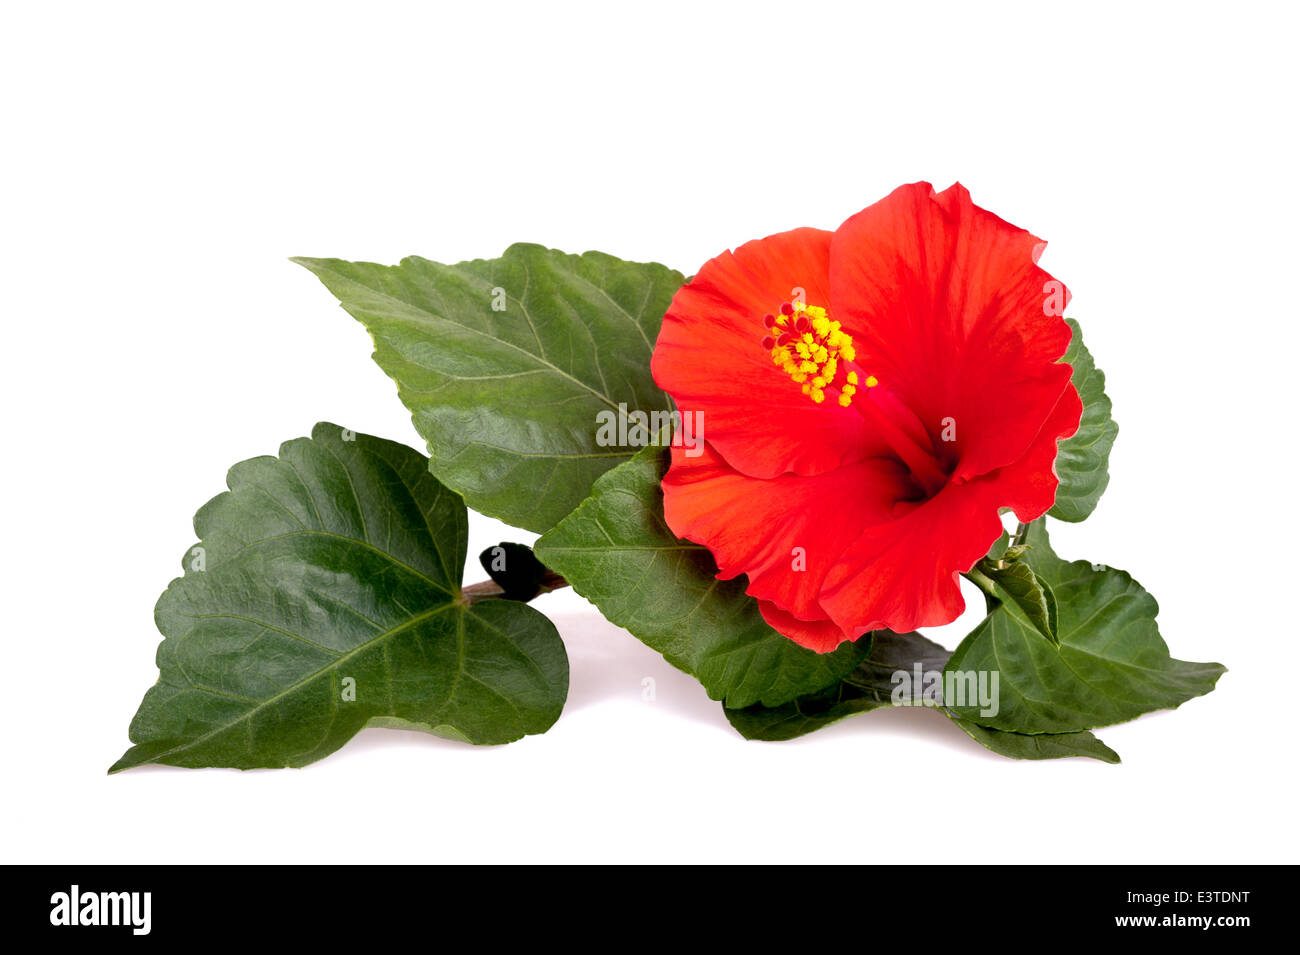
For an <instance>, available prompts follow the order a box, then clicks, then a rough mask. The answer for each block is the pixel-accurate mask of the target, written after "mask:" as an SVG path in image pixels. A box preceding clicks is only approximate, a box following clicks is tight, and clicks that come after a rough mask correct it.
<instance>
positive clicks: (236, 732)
mask: <svg viewBox="0 0 1300 955" xmlns="http://www.w3.org/2000/svg"><path fill="white" fill-rule="evenodd" d="M228 484H229V487H230V490H229V491H228V492H226V493H224V494H221V495H219V496H217V497H216V498H214V499H213V500H212V501H210V502H208V504H206V505H205V506H204V507H203V508H202V509H201V510H200V511H199V512H198V514H197V515H196V516H195V519H194V526H195V530H196V532H197V533H198V535H199V537H200V539H201V540H200V543H199V544H198V545H197V546H196V547H194V548H192V549H191V550H190V551H189V552H187V554H186V558H185V568H186V574H185V576H184V577H180V578H178V579H176V580H174V581H173V582H172V583H171V585H170V586H169V587H168V588H167V590H166V592H165V593H164V594H163V595H162V597H161V599H160V600H159V601H158V606H157V609H156V611H155V619H156V621H157V624H158V629H159V630H160V631H161V632H162V634H163V636H164V638H165V639H164V640H163V642H162V644H161V646H159V648H158V668H159V670H160V671H161V672H160V676H159V680H158V683H157V684H156V685H155V686H154V687H153V688H152V689H150V690H149V692H148V693H146V694H145V697H144V701H143V702H142V703H141V705H140V709H139V712H137V713H136V716H135V719H134V720H133V721H132V723H131V739H132V740H133V741H134V742H135V744H136V745H135V746H133V747H132V748H131V749H130V750H128V751H127V752H126V754H125V755H124V756H123V757H122V758H121V759H120V760H118V762H117V763H116V764H115V765H114V766H113V767H112V770H110V771H113V772H116V771H118V770H121V769H127V768H129V767H131V766H137V765H140V764H141V763H151V762H152V763H168V764H171V765H176V766H234V767H238V768H241V769H251V768H254V767H270V766H302V765H305V764H307V763H310V762H313V761H314V760H317V759H320V758H322V757H323V756H327V755H329V754H330V753H332V752H334V751H335V750H336V749H338V748H339V747H340V746H342V745H343V744H344V743H345V742H347V741H348V740H349V739H351V738H352V736H353V735H355V734H356V733H357V732H358V731H360V730H361V729H362V728H363V727H366V726H401V727H408V728H416V729H422V730H426V731H428V732H430V733H435V734H437V735H440V736H446V737H451V738H455V739H461V740H467V741H469V742H472V743H506V742H509V741H511V740H515V739H518V738H520V737H521V736H523V735H525V734H526V733H541V732H544V731H545V730H546V729H547V728H549V727H550V725H551V724H552V723H554V722H555V720H556V718H557V717H558V716H559V715H560V710H561V709H562V708H563V706H564V699H565V695H566V693H567V691H568V660H567V658H566V656H565V652H564V645H563V643H561V641H560V638H559V635H558V634H557V633H556V632H555V628H554V627H553V626H552V625H551V623H550V621H548V620H547V619H546V618H545V617H543V616H542V615H541V614H539V613H538V612H537V611H535V610H533V609H532V608H530V607H527V606H525V605H524V604H521V603H516V602H513V601H507V600H484V601H481V602H474V603H471V602H470V601H469V600H467V599H466V597H465V596H464V595H463V594H462V592H461V573H462V570H463V567H464V562H465V548H466V527H467V521H466V513H465V505H464V503H463V502H462V501H461V500H460V498H459V497H457V496H456V495H455V494H454V493H452V492H451V491H449V490H448V489H447V488H445V487H443V486H442V485H441V484H439V483H438V481H437V480H436V479H434V477H433V476H432V475H431V474H430V473H429V471H428V462H427V460H426V459H425V458H424V456H423V455H421V454H419V453H418V452H416V451H414V450H412V449H410V448H407V447H404V446H403V445H400V444H394V443H393V442H390V441H384V440H381V439H379V438H372V437H369V436H367V435H362V434H355V433H353V432H350V431H346V430H344V429H342V428H339V427H338V426H337V425H331V424H319V425H317V426H316V428H315V429H314V430H313V431H312V437H311V438H310V439H307V438H300V439H297V440H294V441H289V442H286V443H285V444H284V445H283V446H282V447H281V448H280V455H279V457H278V458H272V457H260V458H253V459H251V460H248V461H244V462H241V463H240V464H237V465H235V466H234V467H233V468H231V470H230V474H229V477H228Z"/></svg>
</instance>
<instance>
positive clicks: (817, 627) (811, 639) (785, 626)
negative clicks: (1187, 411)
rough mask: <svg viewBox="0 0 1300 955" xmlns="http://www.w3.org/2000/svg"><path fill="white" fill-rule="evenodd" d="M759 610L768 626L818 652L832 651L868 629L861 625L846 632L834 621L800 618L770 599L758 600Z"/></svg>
mask: <svg viewBox="0 0 1300 955" xmlns="http://www.w3.org/2000/svg"><path fill="white" fill-rule="evenodd" d="M758 612H759V613H761V614H762V615H763V619H764V620H766V621H767V624H768V626H770V627H771V628H772V629H773V630H775V631H776V632H777V633H780V634H782V635H783V636H786V637H789V638H790V639H791V640H793V641H794V642H795V643H797V644H799V645H800V646H801V647H807V648H808V649H809V650H816V651H817V652H818V653H830V652H831V651H832V650H834V649H835V648H836V647H838V646H839V645H840V644H841V643H843V642H844V641H846V640H856V639H858V637H860V636H862V635H863V634H864V633H866V632H867V629H868V628H866V627H860V628H857V629H855V630H854V631H853V632H852V633H847V634H846V633H845V632H844V631H843V630H841V629H840V628H839V625H838V624H836V623H835V622H834V621H831V620H825V619H823V620H800V619H799V618H798V617H796V616H794V615H793V614H789V613H786V612H785V611H784V610H782V609H781V608H780V607H778V606H777V605H776V604H774V603H772V602H771V601H768V600H760V601H759V602H758Z"/></svg>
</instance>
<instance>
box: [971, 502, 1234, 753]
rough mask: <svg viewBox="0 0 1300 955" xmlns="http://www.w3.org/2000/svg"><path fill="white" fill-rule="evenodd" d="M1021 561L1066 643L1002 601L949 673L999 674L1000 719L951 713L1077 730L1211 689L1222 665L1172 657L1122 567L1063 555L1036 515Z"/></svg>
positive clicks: (985, 722)
mask: <svg viewBox="0 0 1300 955" xmlns="http://www.w3.org/2000/svg"><path fill="white" fill-rule="evenodd" d="M1026 543H1027V544H1028V545H1029V547H1028V548H1027V550H1026V552H1025V554H1024V556H1023V557H1022V558H1021V559H1022V560H1023V561H1025V562H1026V563H1028V564H1029V565H1030V566H1031V567H1032V569H1033V570H1034V573H1035V574H1037V575H1038V576H1039V577H1041V578H1042V579H1043V580H1044V581H1046V583H1047V584H1048V585H1049V586H1050V588H1051V590H1052V592H1053V593H1054V594H1055V597H1056V608H1057V637H1058V639H1059V640H1060V646H1059V647H1057V646H1053V645H1052V644H1051V643H1050V642H1048V641H1047V640H1044V639H1043V637H1042V634H1041V633H1039V632H1038V630H1037V627H1036V625H1035V623H1034V622H1033V621H1032V620H1031V619H1030V618H1029V617H1028V616H1027V615H1026V614H1025V612H1024V610H1023V609H1022V608H1021V607H1020V606H1019V605H1018V604H1017V603H1016V602H1014V601H1006V602H1004V603H1002V604H1000V605H999V606H998V607H997V608H996V609H994V610H993V611H992V612H991V613H990V614H989V615H988V617H986V618H985V619H984V621H983V622H982V623H980V625H979V626H977V627H976V628H975V629H974V630H973V631H971V633H970V635H969V636H967V637H966V639H965V640H963V641H962V643H961V645H960V646H959V647H958V648H957V650H956V651H955V652H954V653H953V655H952V659H951V660H949V661H948V667H947V669H948V670H949V671H962V672H967V673H969V672H988V673H993V672H996V673H997V674H998V680H999V690H1000V700H999V706H998V712H997V714H996V715H992V716H985V715H981V713H980V712H979V708H978V707H976V706H972V705H969V704H967V705H956V706H954V707H953V710H954V713H955V715H957V716H958V717H961V718H963V719H969V720H971V721H973V722H976V723H979V724H980V725H982V726H987V727H991V728H993V729H1001V730H1009V731H1012V732H1021V733H1071V732H1076V731H1079V730H1084V729H1091V728H1093V727H1097V726H1107V725H1110V724H1112V723H1119V722H1123V721H1124V720H1129V719H1133V718H1134V717H1136V716H1140V715H1141V714H1143V713H1148V712H1151V711H1152V710H1159V709H1167V708H1172V707H1176V706H1178V705H1180V704H1182V703H1184V702H1186V701H1187V700H1189V699H1191V698H1192V697H1195V696H1201V695H1202V694H1205V693H1208V692H1210V690H1212V689H1213V688H1214V684H1215V682H1216V681H1217V680H1218V678H1219V677H1220V675H1222V674H1223V672H1224V668H1223V666H1222V665H1220V664H1218V663H1187V662H1184V661H1182V660H1175V659H1173V658H1172V657H1170V655H1169V649H1168V647H1167V646H1166V645H1165V642H1164V640H1163V639H1162V638H1161V636H1160V631H1159V629H1158V628H1157V626H1156V613H1157V611H1158V607H1157V605H1156V601H1155V599H1154V598H1153V597H1152V596H1151V595H1150V594H1148V593H1147V592H1146V591H1145V590H1143V589H1142V587H1141V585H1139V584H1138V582H1137V581H1135V580H1134V579H1133V578H1132V577H1130V576H1129V575H1128V574H1126V573H1125V572H1124V571H1122V570H1115V569H1114V568H1110V567H1101V566H1099V565H1098V566H1095V565H1092V564H1089V563H1088V562H1087V561H1075V562H1073V563H1070V562H1068V561H1064V560H1062V559H1061V558H1059V557H1057V556H1056V554H1055V553H1054V552H1053V551H1052V548H1051V544H1050V543H1049V541H1048V539H1047V531H1046V529H1045V528H1044V526H1043V521H1042V520H1041V519H1040V520H1038V521H1035V522H1034V524H1033V525H1032V526H1031V527H1030V529H1029V534H1028V536H1027V538H1026Z"/></svg>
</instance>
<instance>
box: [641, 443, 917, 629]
mask: <svg viewBox="0 0 1300 955" xmlns="http://www.w3.org/2000/svg"><path fill="white" fill-rule="evenodd" d="M701 450H702V452H703V453H701V454H700V455H699V456H698V457H694V458H692V457H689V456H688V455H687V452H686V451H685V450H683V449H681V448H673V452H672V467H671V468H670V469H669V471H668V474H667V475H666V476H665V477H664V480H663V491H664V518H665V520H666V521H667V523H668V526H669V527H670V528H671V529H672V531H673V533H674V534H676V535H677V536H678V537H682V538H685V539H687V540H693V541H697V542H699V543H702V544H704V545H706V546H707V547H708V548H709V550H710V551H711V552H712V553H713V557H714V560H715V561H717V564H718V576H719V577H720V578H722V579H729V578H731V577H735V576H737V575H739V574H748V575H749V586H748V587H747V588H746V592H747V593H749V594H751V595H752V596H754V597H758V598H760V599H764V600H770V601H773V602H774V603H776V604H778V605H779V606H781V607H783V608H784V609H785V610H786V611H788V612H790V613H791V614H793V615H795V616H797V617H802V618H804V619H805V620H812V619H816V618H819V617H822V618H824V617H825V616H826V613H825V611H824V610H822V608H821V606H820V605H819V603H818V598H819V595H820V593H821V589H822V581H823V580H824V579H825V577H826V573H827V571H829V570H830V568H831V567H832V566H834V565H835V563H836V562H837V561H838V560H839V559H840V557H841V555H842V554H843V553H844V549H845V547H847V546H848V545H849V544H850V543H851V542H852V541H853V540H854V538H856V537H857V536H858V535H859V534H860V533H861V532H862V531H863V529H864V528H866V527H867V526H868V525H870V524H876V523H879V522H881V521H885V520H888V519H889V517H890V514H891V511H892V509H893V507H894V505H895V502H897V501H898V500H899V499H900V498H901V497H903V496H904V495H906V494H908V493H910V492H912V491H914V487H913V486H912V485H911V482H910V481H909V479H908V476H907V471H906V469H904V468H903V467H902V466H901V465H900V464H898V463H897V462H895V461H891V460H887V459H884V458H868V459H867V460H865V461H859V462H855V463H853V464H847V465H845V466H843V467H840V468H835V469H834V470H832V471H826V472H824V473H822V474H819V475H816V476H814V477H801V476H799V475H795V474H783V475H780V476H778V477H775V478H769V479H763V478H754V477H749V476H748V475H745V474H742V473H741V472H739V471H737V470H736V469H735V468H733V467H731V466H730V464H728V463H727V462H726V461H725V460H724V459H723V458H722V456H721V455H720V454H719V453H718V452H717V450H716V449H714V448H712V447H710V446H709V445H708V442H705V446H704V447H703V448H702V449H701Z"/></svg>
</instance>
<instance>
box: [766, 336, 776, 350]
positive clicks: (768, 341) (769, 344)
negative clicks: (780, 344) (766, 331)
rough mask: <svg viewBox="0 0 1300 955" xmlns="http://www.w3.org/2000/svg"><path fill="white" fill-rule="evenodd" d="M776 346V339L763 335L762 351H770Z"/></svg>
mask: <svg viewBox="0 0 1300 955" xmlns="http://www.w3.org/2000/svg"><path fill="white" fill-rule="evenodd" d="M775 347H776V340H775V339H774V338H773V337H772V336H771V335H765V336H764V337H763V351H771V350H772V349H773V348H775Z"/></svg>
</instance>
